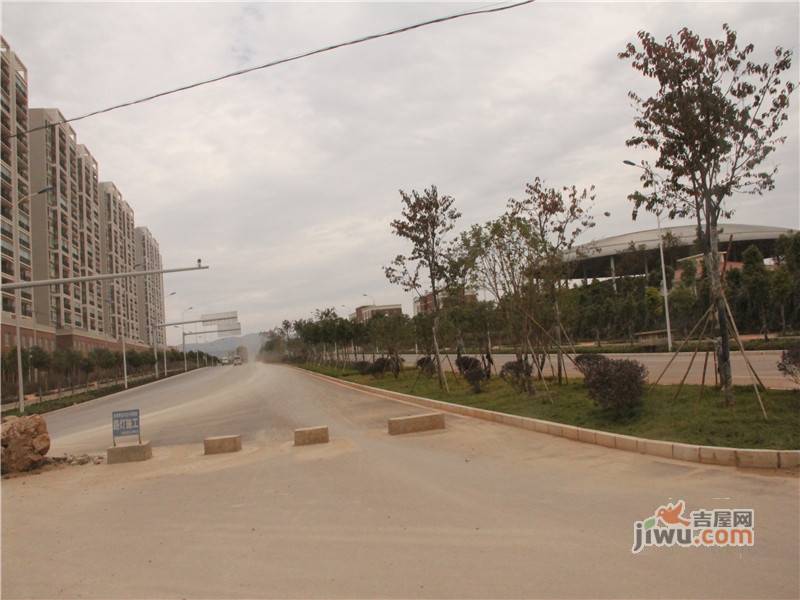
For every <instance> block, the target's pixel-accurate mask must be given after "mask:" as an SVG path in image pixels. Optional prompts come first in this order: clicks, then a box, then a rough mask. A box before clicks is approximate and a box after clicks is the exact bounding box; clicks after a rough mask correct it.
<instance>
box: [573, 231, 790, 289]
mask: <svg viewBox="0 0 800 600" xmlns="http://www.w3.org/2000/svg"><path fill="white" fill-rule="evenodd" d="M661 231H662V234H663V235H664V236H666V235H667V234H669V235H671V236H672V238H673V239H674V240H675V242H676V244H675V246H676V247H677V248H676V249H677V252H678V254H679V255H680V257H684V256H689V255H691V254H694V253H695V252H696V250H695V249H694V248H693V245H694V242H695V239H696V237H697V226H696V225H678V226H672V227H662V228H661ZM794 231H795V230H793V229H788V228H786V227H773V226H769V225H743V224H738V223H721V224H720V225H719V241H720V250H722V251H726V250H727V249H728V247H729V246H730V249H731V257H730V258H731V260H735V257H737V256H739V255H740V254H741V252H742V251H743V250H744V249H745V248H746V247H747V246H749V245H751V244H755V245H756V246H758V247H759V249H760V250H761V251H762V252H763V253H764V255H765V256H771V255H772V254H773V253H774V247H775V241H776V240H777V239H778V238H779V237H780V236H782V235H786V234H791V233H793V232H794ZM631 244H633V246H634V247H635V248H636V249H637V250H643V251H644V252H645V253H646V254H653V255H656V254H657V253H658V229H646V230H644V231H635V232H632V233H625V234H622V235H615V236H611V237H607V238H603V239H600V240H593V241H591V242H587V243H586V244H582V245H580V246H578V247H576V248H575V249H574V250H573V251H572V252H571V253H570V255H569V260H570V261H572V262H574V263H575V265H576V267H577V268H576V271H575V275H576V276H577V277H587V278H592V277H609V276H611V260H610V257H614V256H617V255H621V254H624V253H626V252H627V251H628V250H630V248H631ZM673 248H675V247H673ZM654 258H655V256H654Z"/></svg>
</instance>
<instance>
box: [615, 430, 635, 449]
mask: <svg viewBox="0 0 800 600" xmlns="http://www.w3.org/2000/svg"><path fill="white" fill-rule="evenodd" d="M614 442H615V443H614V447H615V448H616V449H617V450H625V451H626V452H640V450H639V444H638V442H639V438H635V437H631V436H629V435H621V434H614Z"/></svg>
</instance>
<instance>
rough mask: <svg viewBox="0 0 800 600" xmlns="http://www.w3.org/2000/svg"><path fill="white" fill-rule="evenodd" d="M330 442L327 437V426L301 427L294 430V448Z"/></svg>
mask: <svg viewBox="0 0 800 600" xmlns="http://www.w3.org/2000/svg"><path fill="white" fill-rule="evenodd" d="M329 441H330V438H329V437H328V426H327V425H323V426H322V427H303V428H301V429H295V430H294V445H295V446H308V445H309V444H327V443H328V442H329Z"/></svg>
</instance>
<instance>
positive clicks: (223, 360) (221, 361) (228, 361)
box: [219, 356, 231, 365]
mask: <svg viewBox="0 0 800 600" xmlns="http://www.w3.org/2000/svg"><path fill="white" fill-rule="evenodd" d="M219 364H221V365H229V364H231V359H230V358H228V357H227V356H223V357H222V358H220V359H219Z"/></svg>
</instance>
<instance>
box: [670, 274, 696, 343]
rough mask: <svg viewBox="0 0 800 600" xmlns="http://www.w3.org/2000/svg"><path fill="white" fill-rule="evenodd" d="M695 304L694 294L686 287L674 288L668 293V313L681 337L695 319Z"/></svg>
mask: <svg viewBox="0 0 800 600" xmlns="http://www.w3.org/2000/svg"><path fill="white" fill-rule="evenodd" d="M695 304H696V298H695V296H694V292H692V290H691V288H689V287H687V286H683V285H679V286H676V287H674V288H672V291H671V292H670V293H669V312H670V315H671V316H672V322H673V323H674V324H675V327H676V328H677V329H678V330H679V331H681V332H683V335H687V334H688V333H689V329H690V328H691V327H692V325H694V320H695V319H696V318H697V317H696V314H697V313H696V311H695Z"/></svg>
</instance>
